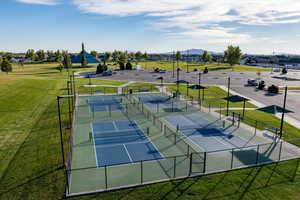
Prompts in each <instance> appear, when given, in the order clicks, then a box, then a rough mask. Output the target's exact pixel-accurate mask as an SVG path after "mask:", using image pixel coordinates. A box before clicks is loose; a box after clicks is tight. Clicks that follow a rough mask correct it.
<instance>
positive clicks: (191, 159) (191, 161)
mask: <svg viewBox="0 0 300 200" xmlns="http://www.w3.org/2000/svg"><path fill="white" fill-rule="evenodd" d="M192 165H193V153H191V154H190V168H189V176H191V174H192Z"/></svg>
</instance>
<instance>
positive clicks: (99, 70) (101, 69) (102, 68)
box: [96, 63, 107, 74]
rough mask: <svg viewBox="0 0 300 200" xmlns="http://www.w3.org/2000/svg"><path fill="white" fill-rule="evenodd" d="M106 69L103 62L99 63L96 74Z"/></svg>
mask: <svg viewBox="0 0 300 200" xmlns="http://www.w3.org/2000/svg"><path fill="white" fill-rule="evenodd" d="M105 71H107V66H106V65H105V64H103V65H102V64H101V63H99V64H98V66H97V71H96V74H102V73H103V72H105Z"/></svg>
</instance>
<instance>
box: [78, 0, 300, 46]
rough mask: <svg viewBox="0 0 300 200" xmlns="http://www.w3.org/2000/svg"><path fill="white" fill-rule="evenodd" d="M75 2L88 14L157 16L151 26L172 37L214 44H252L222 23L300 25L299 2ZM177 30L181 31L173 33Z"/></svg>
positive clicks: (145, 0) (168, 0) (248, 37)
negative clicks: (203, 40) (199, 39)
mask: <svg viewBox="0 0 300 200" xmlns="http://www.w3.org/2000/svg"><path fill="white" fill-rule="evenodd" d="M73 3H74V4H75V5H76V6H77V7H78V8H79V9H80V10H82V11H84V12H88V13H96V14H102V15H111V16H128V15H141V14H142V15H147V16H149V17H155V18H153V21H152V22H151V24H152V25H154V26H155V27H156V28H160V29H162V30H164V31H166V33H167V34H169V35H170V36H172V37H184V36H186V37H192V38H207V39H209V42H213V43H214V42H217V43H221V42H225V41H234V42H235V43H250V42H252V38H251V35H249V34H247V33H241V32H240V31H238V30H236V29H230V28H224V27H221V24H222V23H228V22H231V23H232V22H234V23H235V24H248V25H260V26H266V25H272V24H279V23H283V24H287V23H299V22H300V1H299V0H266V1H264V0H214V1H212V0H184V1H182V0H73ZM157 17H159V18H157ZM174 29H176V30H177V31H173V32H172V31H171V32H172V33H170V30H174ZM210 39H211V40H210Z"/></svg>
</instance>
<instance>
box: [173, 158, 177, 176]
mask: <svg viewBox="0 0 300 200" xmlns="http://www.w3.org/2000/svg"><path fill="white" fill-rule="evenodd" d="M173 165H174V173H173V178H176V156H174V163H173Z"/></svg>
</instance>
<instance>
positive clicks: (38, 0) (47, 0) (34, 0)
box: [16, 0, 58, 5]
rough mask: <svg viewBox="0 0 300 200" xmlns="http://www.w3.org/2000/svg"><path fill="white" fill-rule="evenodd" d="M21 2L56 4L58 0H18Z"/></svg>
mask: <svg viewBox="0 0 300 200" xmlns="http://www.w3.org/2000/svg"><path fill="white" fill-rule="evenodd" d="M16 1H18V2H20V3H28V4H41V5H56V4H58V2H57V1H56V0H16Z"/></svg>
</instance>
